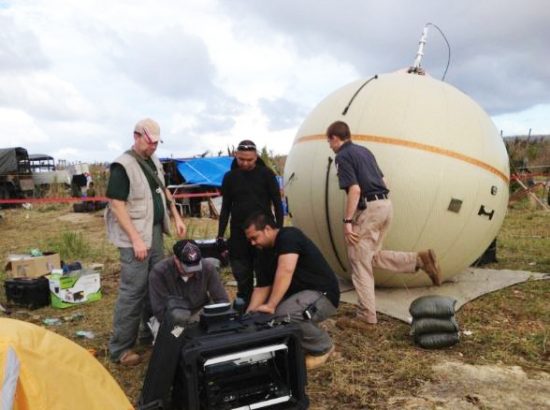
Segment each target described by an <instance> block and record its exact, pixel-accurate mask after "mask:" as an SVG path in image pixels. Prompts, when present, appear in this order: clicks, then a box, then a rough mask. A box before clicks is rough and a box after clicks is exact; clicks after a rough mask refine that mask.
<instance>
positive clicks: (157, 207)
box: [105, 158, 164, 225]
mask: <svg viewBox="0 0 550 410" xmlns="http://www.w3.org/2000/svg"><path fill="white" fill-rule="evenodd" d="M145 162H146V163H147V165H149V167H150V168H151V170H153V171H154V172H156V169H157V168H156V167H155V163H154V162H153V160H152V159H151V158H147V159H146V160H145ZM139 166H140V168H141V169H142V171H143V173H144V174H145V177H146V178H147V182H149V188H151V193H152V194H153V209H154V214H153V215H154V216H153V224H155V225H156V224H160V223H162V220H163V219H164V203H163V202H162V197H161V195H162V193H160V189H159V186H158V184H157V181H155V179H154V178H153V177H152V176H151V175H150V174H149V172H147V171H146V170H145V169H143V165H142V164H140V163H139ZM129 194H130V179H129V178H128V174H127V173H126V170H125V169H124V167H123V166H122V165H121V164H119V163H118V162H114V163H112V164H111V169H110V174H109V183H108V185H107V192H106V193H105V196H106V197H107V198H111V199H118V200H120V201H126V200H127V199H128V195H129Z"/></svg>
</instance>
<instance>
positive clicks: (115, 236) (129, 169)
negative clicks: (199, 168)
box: [105, 153, 170, 248]
mask: <svg viewBox="0 0 550 410" xmlns="http://www.w3.org/2000/svg"><path fill="white" fill-rule="evenodd" d="M151 159H152V160H153V162H154V164H155V167H156V168H157V174H158V176H159V178H160V179H161V181H162V180H163V178H164V173H163V171H162V165H161V163H160V161H159V160H158V158H157V157H156V156H155V155H153V156H151ZM113 163H118V164H120V165H122V166H123V167H124V169H125V170H126V174H127V175H128V179H129V180H130V192H129V193H128V199H127V200H126V209H127V210H128V214H129V215H130V219H131V220H132V223H133V224H134V227H135V228H136V230H137V231H138V233H139V235H140V236H141V238H142V239H143V241H144V242H145V244H146V245H147V247H148V248H151V243H152V241H153V217H154V207H153V194H152V192H151V188H150V186H149V182H148V181H147V177H146V176H145V174H144V172H143V170H142V169H141V167H140V166H139V163H138V162H137V161H136V159H135V158H134V157H132V156H131V155H129V154H127V153H124V154H122V155H121V156H120V157H118V158H117V159H115V160H114V161H113ZM162 202H163V203H164V209H165V211H164V220H163V227H162V228H163V231H164V233H166V234H170V218H169V217H168V210H167V209H166V197H165V195H162ZM105 223H106V225H107V236H108V238H109V240H110V241H111V242H112V243H113V244H114V245H115V246H117V247H119V248H132V241H131V240H130V238H129V237H128V235H127V234H126V231H125V230H124V229H122V227H121V226H120V225H119V224H118V221H117V219H116V216H115V214H114V212H113V211H112V209H111V206H110V205H109V206H108V207H107V208H106V209H105Z"/></svg>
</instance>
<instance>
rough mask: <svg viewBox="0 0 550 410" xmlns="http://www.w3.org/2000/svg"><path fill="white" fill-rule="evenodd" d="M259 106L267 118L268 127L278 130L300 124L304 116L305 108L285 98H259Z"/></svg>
mask: <svg viewBox="0 0 550 410" xmlns="http://www.w3.org/2000/svg"><path fill="white" fill-rule="evenodd" d="M258 104H259V106H260V108H261V110H262V111H263V113H264V114H265V116H266V118H267V119H268V126H269V129H271V130H273V131H280V130H283V129H287V128H293V127H297V126H299V125H300V122H302V121H303V119H304V117H305V116H306V114H307V113H306V112H305V109H304V108H303V107H301V106H299V105H297V104H295V103H292V102H291V101H289V100H287V99H286V98H278V99H275V100H268V99H265V98H263V99H260V101H259V103H258Z"/></svg>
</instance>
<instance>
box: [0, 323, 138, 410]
mask: <svg viewBox="0 0 550 410" xmlns="http://www.w3.org/2000/svg"><path fill="white" fill-rule="evenodd" d="M76 408H81V409H82V408H85V409H90V410H104V409H121V410H125V409H127V410H130V409H133V406H132V404H131V403H130V401H129V400H128V398H127V397H126V395H125V394H124V392H123V391H122V390H121V388H120V386H119V385H118V384H117V383H116V382H115V380H114V379H113V378H112V376H111V375H110V374H109V373H108V372H107V370H106V369H105V368H104V367H103V366H102V365H101V363H99V362H98V361H97V360H96V359H95V358H94V357H93V356H92V355H91V354H90V353H89V352H88V351H87V350H85V349H84V348H82V347H81V346H79V345H77V344H76V343H74V342H72V341H70V340H69V339H66V338H64V337H63V336H60V335H58V334H56V333H54V332H51V331H49V330H46V329H44V328H41V327H39V326H36V325H33V324H31V323H27V322H23V321H20V320H14V319H5V318H0V409H2V410H8V409H10V410H11V409H13V410H31V409H32V410H51V409H59V410H64V409H67V410H69V409H70V410H73V409H76Z"/></svg>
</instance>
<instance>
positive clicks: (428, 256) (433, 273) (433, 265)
mask: <svg viewBox="0 0 550 410" xmlns="http://www.w3.org/2000/svg"><path fill="white" fill-rule="evenodd" d="M418 256H419V258H420V259H421V260H422V270H423V271H424V272H426V273H427V274H428V276H429V277H430V279H431V280H432V283H433V284H434V285H435V286H441V268H440V267H439V263H438V262H437V258H436V256H435V252H434V250H433V249H428V250H427V251H421V252H418Z"/></svg>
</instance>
